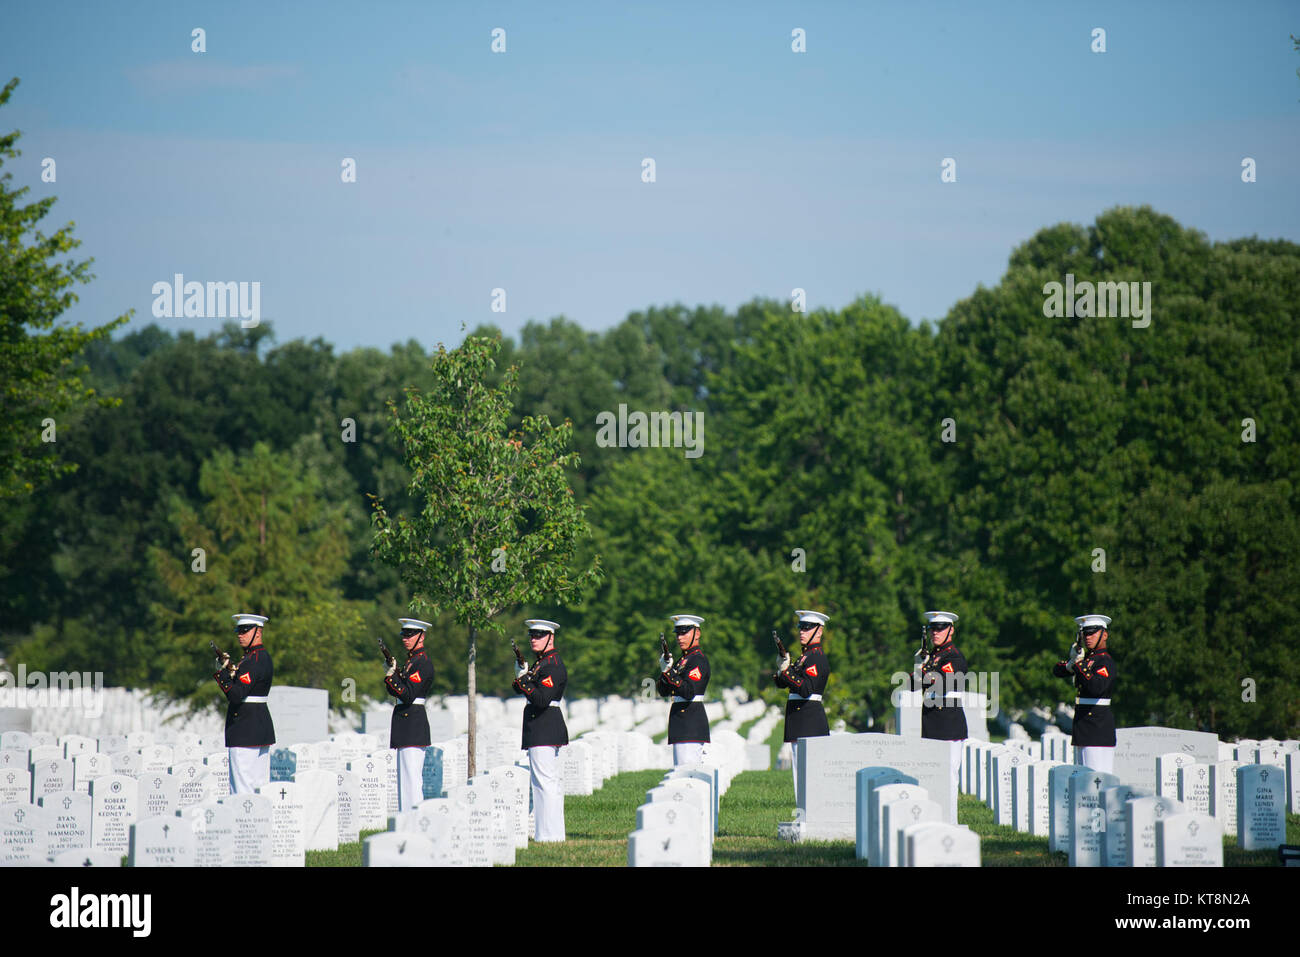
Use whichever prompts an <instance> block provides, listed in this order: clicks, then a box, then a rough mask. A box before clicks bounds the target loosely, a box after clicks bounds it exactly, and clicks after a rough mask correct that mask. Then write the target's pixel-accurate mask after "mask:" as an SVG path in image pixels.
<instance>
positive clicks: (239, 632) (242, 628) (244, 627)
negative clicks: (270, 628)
mask: <svg viewBox="0 0 1300 957" xmlns="http://www.w3.org/2000/svg"><path fill="white" fill-rule="evenodd" d="M256 627H257V626H256V625H239V626H238V627H237V628H236V629H235V634H237V635H242V634H243V633H244V632H246V631H252V630H253V629H254V628H256Z"/></svg>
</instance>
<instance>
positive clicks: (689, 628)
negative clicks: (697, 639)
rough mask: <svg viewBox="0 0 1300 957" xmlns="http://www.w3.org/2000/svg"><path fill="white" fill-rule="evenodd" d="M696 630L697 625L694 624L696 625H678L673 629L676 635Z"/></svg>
mask: <svg viewBox="0 0 1300 957" xmlns="http://www.w3.org/2000/svg"><path fill="white" fill-rule="evenodd" d="M694 630H695V626H694V625H678V626H677V627H676V628H674V629H673V634H674V635H687V634H690V633H691V632H692V631H694Z"/></svg>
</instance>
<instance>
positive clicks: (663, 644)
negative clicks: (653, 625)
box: [659, 631, 673, 661]
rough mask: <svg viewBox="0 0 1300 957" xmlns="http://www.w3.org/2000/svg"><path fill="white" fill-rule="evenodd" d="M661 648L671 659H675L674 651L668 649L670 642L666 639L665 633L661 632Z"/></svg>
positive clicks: (666, 656) (665, 655)
mask: <svg viewBox="0 0 1300 957" xmlns="http://www.w3.org/2000/svg"><path fill="white" fill-rule="evenodd" d="M659 650H660V652H661V653H662V654H663V656H664V657H665V658H667V659H668V660H669V661H672V660H673V656H672V652H670V651H669V650H668V642H667V641H666V640H665V639H664V633H663V632H662V631H661V632H659Z"/></svg>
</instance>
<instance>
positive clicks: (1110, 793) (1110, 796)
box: [1101, 784, 1150, 867]
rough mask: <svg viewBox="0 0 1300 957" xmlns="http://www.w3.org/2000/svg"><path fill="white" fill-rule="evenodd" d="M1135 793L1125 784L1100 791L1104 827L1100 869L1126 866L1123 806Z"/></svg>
mask: <svg viewBox="0 0 1300 957" xmlns="http://www.w3.org/2000/svg"><path fill="white" fill-rule="evenodd" d="M1135 793H1136V792H1135V790H1134V789H1133V788H1131V787H1129V786H1128V785H1127V784H1117V785H1115V786H1114V787H1109V788H1102V790H1101V813H1102V816H1103V817H1104V819H1105V825H1106V829H1105V830H1104V831H1103V832H1102V835H1101V866H1102V867H1126V866H1128V819H1127V818H1126V817H1125V815H1124V805H1125V804H1126V803H1127V802H1128V801H1129V799H1130V798H1132V797H1134V795H1135ZM1147 793H1150V792H1147ZM1136 796H1137V797H1142V796H1143V795H1142V794H1137V795H1136Z"/></svg>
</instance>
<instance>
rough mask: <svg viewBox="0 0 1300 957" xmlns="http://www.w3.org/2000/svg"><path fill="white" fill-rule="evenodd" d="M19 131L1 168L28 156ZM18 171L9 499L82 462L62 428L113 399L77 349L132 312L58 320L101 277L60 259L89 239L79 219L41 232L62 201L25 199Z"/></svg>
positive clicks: (3, 147)
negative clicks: (74, 460) (63, 457)
mask: <svg viewBox="0 0 1300 957" xmlns="http://www.w3.org/2000/svg"><path fill="white" fill-rule="evenodd" d="M17 86H18V80H17V78H14V79H12V80H10V81H9V82H8V83H7V84H5V87H4V89H3V90H0V106H4V105H5V104H6V103H8V102H9V96H10V94H12V93H13V91H14V88H15V87H17ZM19 136H20V134H19V132H18V131H17V130H14V131H13V132H11V133H7V134H5V135H3V136H0V169H3V166H4V161H5V160H6V159H13V158H14V157H17V156H20V155H21V152H20V151H19V150H17V149H15V146H14V145H15V144H16V143H17V142H18V139H19ZM12 179H13V174H12V173H9V172H5V173H4V174H3V175H0V463H3V464H0V500H3V499H12V498H14V497H16V496H20V495H27V494H30V493H31V492H32V491H33V490H34V489H36V488H37V487H38V486H40V485H42V484H45V483H47V482H49V481H51V480H52V479H54V478H56V477H57V476H59V475H63V474H66V473H68V472H70V471H72V470H73V469H75V465H73V464H71V463H68V462H63V461H60V458H59V456H58V453H57V449H58V440H59V431H60V430H63V435H64V436H65V437H66V436H67V435H68V434H69V432H68V427H69V425H70V424H71V422H70V421H69V420H67V419H65V418H64V415H65V413H75V412H77V411H79V410H80V409H82V408H84V407H85V406H86V405H87V404H89V403H91V402H92V401H97V402H99V404H101V405H105V404H111V403H112V401H113V400H111V399H102V398H101V399H96V395H95V390H94V389H91V388H87V387H86V386H85V385H83V384H82V382H81V379H80V376H81V375H83V374H84V373H85V372H86V368H85V367H84V366H81V365H78V364H77V359H78V355H79V353H81V351H82V350H83V349H84V348H85V347H86V345H87V344H88V343H91V342H94V341H95V340H98V339H102V338H104V337H106V336H107V335H108V334H109V332H111V331H112V330H113V329H115V328H117V327H118V326H119V325H121V324H122V323H124V322H126V321H127V319H128V318H129V317H130V314H129V313H128V314H127V315H123V316H119V317H118V318H117V319H114V320H113V321H112V322H109V323H107V324H105V325H103V326H100V327H99V328H97V329H91V330H86V329H83V328H82V327H81V325H80V324H77V325H75V326H69V325H60V326H56V325H55V323H56V321H57V320H58V318H59V316H60V315H61V314H62V313H63V312H65V311H66V310H67V308H68V307H69V306H71V305H72V304H73V303H74V302H76V301H77V295H76V293H74V292H73V291H72V287H73V286H74V285H75V284H76V283H88V282H90V280H91V279H93V278H94V276H93V275H92V274H91V272H90V265H91V263H92V262H93V261H94V260H91V259H87V260H85V261H83V262H73V261H71V260H68V261H58V259H59V257H61V256H63V255H64V254H66V253H68V252H70V251H72V250H73V249H76V248H77V247H78V246H80V245H81V241H80V240H77V239H73V238H72V228H73V224H72V223H69V224H68V225H66V226H64V227H63V228H62V229H60V230H58V231H56V232H55V233H54V234H53V235H50V236H47V235H45V234H44V233H42V232H41V231H40V230H39V229H38V228H37V224H38V223H39V222H40V221H41V220H42V219H44V218H45V216H46V215H47V214H48V213H49V212H50V209H51V208H52V207H53V206H54V197H52V196H51V197H47V198H45V199H42V200H39V201H37V202H35V203H29V204H28V205H26V206H23V205H20V201H21V199H22V197H23V196H24V195H26V194H27V192H28V187H26V186H24V187H22V188H21V189H16V190H15V189H11V188H10V186H9V183H10V181H11V180H12ZM29 234H30V236H29ZM39 330H49V331H48V332H45V333H43V334H42V333H41V332H39ZM64 441H65V442H66V438H65V439H64Z"/></svg>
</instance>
